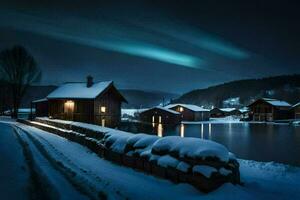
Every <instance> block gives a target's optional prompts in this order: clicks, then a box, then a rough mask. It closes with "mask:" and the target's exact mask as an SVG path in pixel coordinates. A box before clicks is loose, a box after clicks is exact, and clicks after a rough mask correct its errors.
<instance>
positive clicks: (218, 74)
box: [0, 0, 300, 93]
mask: <svg viewBox="0 0 300 200" xmlns="http://www.w3.org/2000/svg"><path fill="white" fill-rule="evenodd" d="M9 2H10V3H3V2H2V1H1V3H0V50H2V49H5V48H8V47H11V46H12V45H14V44H21V45H24V46H25V47H26V48H27V49H28V50H29V51H30V52H31V53H32V54H33V55H34V57H35V58H36V60H37V62H38V63H39V66H40V67H41V69H42V71H43V78H42V81H41V83H40V84H43V85H45V84H60V83H63V82H66V81H84V80H85V77H86V75H88V74H91V75H92V76H94V78H95V79H96V80H113V81H115V83H116V85H117V86H119V87H120V88H134V89H147V90H161V91H168V92H173V93H182V92H186V91H189V90H191V89H195V88H202V87H207V86H210V85H213V84H218V83H223V82H226V81H230V80H237V79H244V78H259V77H264V76H273V75H281V74H294V73H300V67H299V65H300V56H299V54H300V24H299V21H300V12H299V9H300V3H297V1H255V0H252V1H247V2H248V3H246V1H222V2H221V1H213V0H210V1H200V0H195V1H192V0H185V1H178V0H176V1H163V0H160V1H142V0H140V1H121V0H120V1H111V0H109V1H108V0H107V1H103V2H101V1H99V0H98V1H91V0H89V1H78V0H73V1H71V0H60V1H57V2H55V1H49V2H47V1H41V0H39V1H24V0H20V1H13V0H11V1H9Z"/></svg>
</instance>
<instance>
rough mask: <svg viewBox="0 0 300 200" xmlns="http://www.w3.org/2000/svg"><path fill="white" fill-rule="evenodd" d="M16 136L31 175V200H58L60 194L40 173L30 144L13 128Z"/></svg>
mask: <svg viewBox="0 0 300 200" xmlns="http://www.w3.org/2000/svg"><path fill="white" fill-rule="evenodd" d="M13 131H14V135H15V136H16V138H17V141H18V142H19V144H20V145H21V147H22V150H23V154H24V157H25V160H26V164H27V168H28V170H29V174H30V183H29V190H30V199H44V200H48V199H58V198H59V194H58V192H57V191H56V190H55V189H54V188H53V187H52V186H51V184H50V181H49V180H48V179H47V177H46V176H43V175H42V174H41V173H39V170H38V165H37V163H36V162H35V161H34V159H33V155H32V151H31V150H30V147H29V144H28V143H27V142H25V141H24V140H23V139H22V138H21V135H20V133H19V132H18V130H17V129H16V127H13Z"/></svg>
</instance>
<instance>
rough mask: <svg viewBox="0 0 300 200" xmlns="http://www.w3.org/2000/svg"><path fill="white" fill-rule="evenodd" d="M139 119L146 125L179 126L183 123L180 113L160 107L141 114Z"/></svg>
mask: <svg viewBox="0 0 300 200" xmlns="http://www.w3.org/2000/svg"><path fill="white" fill-rule="evenodd" d="M139 117H140V120H141V121H142V122H146V123H155V124H179V123H180V122H181V114H180V113H179V112H176V111H174V110H171V109H168V108H164V107H160V106H157V107H154V108H150V109H147V110H145V111H143V112H141V113H140V115H139Z"/></svg>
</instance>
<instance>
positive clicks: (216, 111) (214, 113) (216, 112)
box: [209, 108, 225, 118]
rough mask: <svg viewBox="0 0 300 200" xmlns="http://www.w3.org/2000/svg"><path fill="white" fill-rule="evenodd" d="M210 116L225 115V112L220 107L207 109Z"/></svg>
mask: <svg viewBox="0 0 300 200" xmlns="http://www.w3.org/2000/svg"><path fill="white" fill-rule="evenodd" d="M209 113H210V117H213V118H217V117H225V112H224V111H222V110H221V109H220V108H213V109H211V110H210V111H209Z"/></svg>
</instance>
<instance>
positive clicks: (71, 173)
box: [19, 127, 128, 199]
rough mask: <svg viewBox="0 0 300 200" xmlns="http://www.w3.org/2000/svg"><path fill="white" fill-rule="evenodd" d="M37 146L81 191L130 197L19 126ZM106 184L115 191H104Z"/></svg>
mask: <svg viewBox="0 0 300 200" xmlns="http://www.w3.org/2000/svg"><path fill="white" fill-rule="evenodd" d="M19 128H20V129H21V130H22V131H23V132H24V133H25V134H26V135H27V136H28V137H29V138H30V140H31V141H32V142H33V143H34V144H35V145H36V146H37V148H38V149H39V150H40V151H42V152H43V154H44V156H47V157H48V159H49V160H51V161H52V162H53V163H54V165H58V167H59V168H60V171H61V172H62V173H63V174H64V175H66V176H67V178H68V180H69V181H70V182H72V184H74V186H76V187H77V189H79V190H80V191H81V192H84V193H85V194H89V195H88V196H89V197H90V198H92V199H95V198H96V199H106V198H108V199H128V198H127V197H125V196H124V195H123V194H121V192H120V191H119V190H117V189H114V188H111V187H109V185H110V184H109V182H107V181H104V180H102V179H101V178H100V177H99V176H98V175H96V174H94V173H92V172H91V171H89V170H85V169H83V168H81V167H80V166H78V165H76V164H75V163H74V162H73V161H72V160H71V159H70V158H69V157H68V156H66V155H65V154H64V153H63V152H61V151H60V150H58V149H57V148H55V146H54V145H52V144H51V143H50V142H49V141H48V140H47V139H45V138H43V137H41V136H39V135H38V134H33V133H31V132H29V131H28V130H24V129H23V128H21V127H19ZM99 186H104V188H107V189H108V190H110V191H111V190H113V193H111V192H110V193H109V194H107V193H106V192H104V191H103V187H102V188H99Z"/></svg>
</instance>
